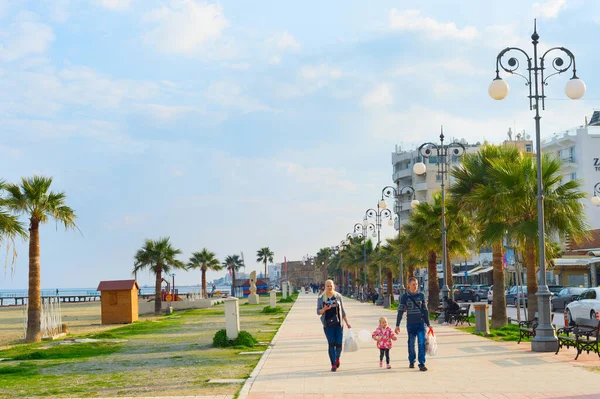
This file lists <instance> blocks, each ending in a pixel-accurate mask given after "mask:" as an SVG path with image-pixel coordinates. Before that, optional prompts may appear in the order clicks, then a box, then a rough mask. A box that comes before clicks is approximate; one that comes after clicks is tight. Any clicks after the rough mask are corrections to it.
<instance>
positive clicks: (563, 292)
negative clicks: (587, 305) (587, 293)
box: [558, 288, 569, 296]
mask: <svg viewBox="0 0 600 399" xmlns="http://www.w3.org/2000/svg"><path fill="white" fill-rule="evenodd" d="M568 294H569V289H568V288H563V289H562V290H560V292H559V293H558V296H567V295H568Z"/></svg>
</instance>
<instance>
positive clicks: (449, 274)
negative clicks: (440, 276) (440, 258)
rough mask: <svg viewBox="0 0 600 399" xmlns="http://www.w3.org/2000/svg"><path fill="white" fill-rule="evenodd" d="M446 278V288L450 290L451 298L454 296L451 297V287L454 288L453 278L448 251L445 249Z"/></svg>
mask: <svg viewBox="0 0 600 399" xmlns="http://www.w3.org/2000/svg"><path fill="white" fill-rule="evenodd" d="M446 276H447V277H448V281H446V284H448V288H450V295H451V297H452V298H453V297H454V295H452V293H453V292H454V290H453V289H452V287H454V277H453V276H452V262H451V261H450V250H449V249H448V248H446Z"/></svg>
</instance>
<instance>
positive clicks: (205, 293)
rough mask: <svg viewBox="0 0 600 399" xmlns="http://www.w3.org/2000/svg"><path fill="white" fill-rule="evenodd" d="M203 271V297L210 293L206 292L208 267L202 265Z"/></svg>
mask: <svg viewBox="0 0 600 399" xmlns="http://www.w3.org/2000/svg"><path fill="white" fill-rule="evenodd" d="M200 270H201V271H202V298H204V299H206V298H208V293H207V292H206V269H205V268H204V267H202V268H201V269H200Z"/></svg>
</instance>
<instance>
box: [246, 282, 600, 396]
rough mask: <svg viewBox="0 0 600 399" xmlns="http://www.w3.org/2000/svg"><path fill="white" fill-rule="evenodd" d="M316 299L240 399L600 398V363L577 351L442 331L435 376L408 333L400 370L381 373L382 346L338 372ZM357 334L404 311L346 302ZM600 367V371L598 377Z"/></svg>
mask: <svg viewBox="0 0 600 399" xmlns="http://www.w3.org/2000/svg"><path fill="white" fill-rule="evenodd" d="M316 302H317V301H316V295H314V294H308V295H300V297H299V298H298V300H297V301H296V304H295V305H294V307H293V308H292V310H291V311H290V313H289V314H288V316H287V318H286V320H285V322H284V324H283V325H282V326H281V328H280V329H279V332H278V334H277V335H276V337H275V340H274V346H273V347H272V348H270V349H269V350H268V351H267V352H266V353H265V355H264V356H263V358H262V359H261V361H260V363H259V364H258V366H257V367H256V369H255V370H254V372H253V373H252V376H251V378H250V379H249V380H248V381H247V382H246V384H245V385H244V387H243V389H242V391H241V393H240V399H292V398H293V399H300V398H302V399H308V398H322V399H325V398H331V399H333V398H336V399H343V398H352V399H359V398H367V399H368V398H411V399H420V398H456V399H458V398H461V399H465V398H482V399H483V398H515V399H516V398H565V399H566V398H576V399H584V398H585V399H587V398H590V399H591V398H600V360H599V358H598V356H597V355H595V354H589V355H588V354H585V353H584V354H582V355H581V356H580V357H579V359H578V360H577V361H574V360H573V358H574V357H575V351H574V350H573V349H563V350H561V352H560V353H559V354H558V355H554V353H534V352H531V350H530V347H531V345H530V343H529V342H526V343H521V344H520V345H518V344H517V343H513V342H508V343H499V342H494V341H491V340H488V339H486V338H482V337H477V336H474V335H472V334H467V333H463V332H461V331H459V330H457V329H454V328H452V327H447V326H441V325H437V324H434V330H435V331H436V333H437V335H438V344H439V354H438V355H437V356H435V357H429V358H428V359H427V367H428V368H429V371H427V372H421V371H419V370H418V368H415V369H409V368H408V360H407V349H406V339H407V335H406V329H405V328H404V325H402V326H401V327H402V331H401V333H400V336H399V338H398V341H396V342H395V343H394V348H393V349H392V350H391V359H392V369H390V370H386V369H385V368H384V369H380V368H379V351H378V350H377V348H376V347H375V343H374V341H371V342H369V343H362V345H361V349H360V350H359V351H358V352H354V353H342V358H341V367H340V369H339V370H338V371H337V372H335V373H333V372H331V371H330V364H329V359H328V356H327V343H326V340H325V336H324V334H323V329H322V327H321V324H320V322H319V320H318V316H317V315H316V313H315V309H316ZM344 305H345V307H346V312H347V314H348V319H349V321H350V324H351V325H352V326H353V329H354V331H356V332H357V333H358V331H360V330H363V329H364V330H369V331H373V330H374V329H375V328H376V327H377V325H378V318H379V317H380V316H382V315H386V316H388V320H389V322H390V324H391V325H395V315H396V312H392V311H389V310H384V309H382V308H381V307H375V306H373V305H371V304H362V303H359V302H357V301H355V300H351V299H346V300H345V302H344ZM592 367H596V368H597V370H599V371H590V369H591V368H592Z"/></svg>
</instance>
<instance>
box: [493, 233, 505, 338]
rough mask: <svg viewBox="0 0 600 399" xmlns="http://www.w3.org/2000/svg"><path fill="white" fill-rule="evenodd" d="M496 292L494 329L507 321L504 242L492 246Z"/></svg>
mask: <svg viewBox="0 0 600 399" xmlns="http://www.w3.org/2000/svg"><path fill="white" fill-rule="evenodd" d="M492 267H493V270H494V272H493V276H494V290H493V298H492V328H500V327H504V326H505V325H506V324H507V319H506V294H505V293H504V289H505V288H504V267H503V266H502V241H501V240H500V241H498V242H496V243H494V244H493V245H492Z"/></svg>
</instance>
